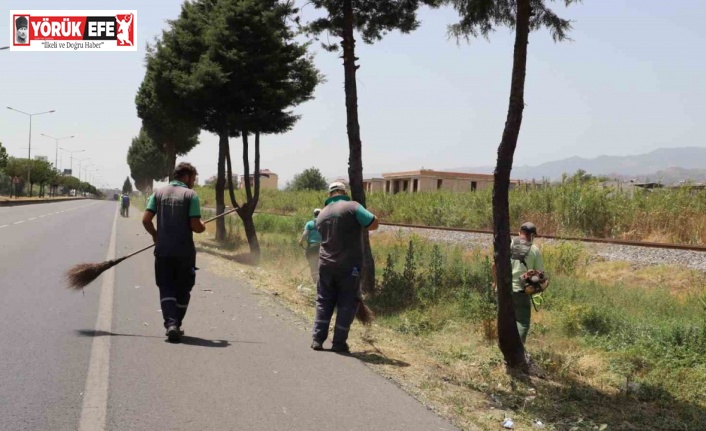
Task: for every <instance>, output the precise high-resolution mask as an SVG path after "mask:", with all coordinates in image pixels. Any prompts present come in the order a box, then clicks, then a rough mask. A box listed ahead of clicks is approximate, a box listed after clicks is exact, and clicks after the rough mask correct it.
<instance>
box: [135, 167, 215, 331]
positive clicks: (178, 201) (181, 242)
mask: <svg viewBox="0 0 706 431" xmlns="http://www.w3.org/2000/svg"><path fill="white" fill-rule="evenodd" d="M197 175H198V173H197V172H196V168H194V167H193V166H192V165H191V164H190V163H185V162H183V163H179V164H178V165H177V166H176V168H175V169H174V181H172V182H170V183H169V185H168V186H166V187H163V188H161V189H158V190H157V191H155V192H154V194H152V196H150V198H149V200H148V201H147V208H146V209H145V213H144V215H143V216H142V224H143V225H144V227H145V229H146V230H147V232H149V233H150V235H152V239H153V240H154V242H155V249H154V256H155V264H154V272H155V279H156V282H157V287H159V299H160V302H161V307H162V316H163V317H164V327H165V328H166V329H167V334H166V335H167V339H168V340H169V341H170V342H179V341H180V340H181V336H182V335H183V334H184V332H183V331H182V330H181V325H182V322H183V320H184V316H185V315H186V309H187V307H188V306H189V299H190V298H191V289H192V288H193V287H194V284H195V283H196V248H195V246H194V238H193V233H194V232H196V233H201V232H203V231H205V230H206V226H205V225H204V223H203V222H202V221H201V206H200V203H199V197H198V195H197V194H196V192H194V191H193V190H192V189H193V187H194V183H195V181H196V176H197ZM155 217H156V218H157V227H158V229H155V227H154V224H153V223H152V219H154V218H155Z"/></svg>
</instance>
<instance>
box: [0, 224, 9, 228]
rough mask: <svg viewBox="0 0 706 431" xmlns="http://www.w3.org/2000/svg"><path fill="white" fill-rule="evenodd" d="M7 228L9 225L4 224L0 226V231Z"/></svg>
mask: <svg viewBox="0 0 706 431" xmlns="http://www.w3.org/2000/svg"><path fill="white" fill-rule="evenodd" d="M8 226H10V225H9V224H4V225H2V226H0V229H2V228H4V227H8Z"/></svg>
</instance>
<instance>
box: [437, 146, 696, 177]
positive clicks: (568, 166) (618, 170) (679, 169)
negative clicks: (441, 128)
mask: <svg viewBox="0 0 706 431" xmlns="http://www.w3.org/2000/svg"><path fill="white" fill-rule="evenodd" d="M494 169H495V168H494V167H491V166H480V167H460V168H450V169H444V170H445V171H451V172H472V173H478V174H489V173H492V172H493V170H494ZM579 169H582V170H584V171H586V172H587V173H589V174H591V175H594V176H607V177H611V178H620V179H636V180H638V181H655V182H657V181H659V182H662V183H663V184H673V183H678V182H679V181H693V182H705V181H706V147H682V148H660V149H657V150H654V151H651V152H649V153H645V154H638V155H631V156H599V157H596V158H592V159H587V158H582V157H570V158H568V159H562V160H555V161H551V162H545V163H542V164H540V165H537V166H515V167H513V168H512V174H511V176H512V178H513V179H518V180H531V179H536V180H541V179H542V178H549V179H550V180H559V179H561V176H562V174H564V173H567V174H573V173H575V172H576V171H578V170H579Z"/></svg>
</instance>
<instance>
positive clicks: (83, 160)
mask: <svg viewBox="0 0 706 431" xmlns="http://www.w3.org/2000/svg"><path fill="white" fill-rule="evenodd" d="M88 160H91V158H90V157H88V158H86V159H80V160H79V159H76V161H77V162H78V180H79V181H81V162H86V161H88Z"/></svg>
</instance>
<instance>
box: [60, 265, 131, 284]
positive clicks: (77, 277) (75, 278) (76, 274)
mask: <svg viewBox="0 0 706 431" xmlns="http://www.w3.org/2000/svg"><path fill="white" fill-rule="evenodd" d="M120 261H122V259H117V260H115V259H113V260H106V261H105V262H101V263H80V264H78V265H74V266H72V267H71V268H69V269H68V271H66V283H67V285H68V288H69V289H71V290H82V289H83V288H84V287H86V286H88V285H89V284H91V283H92V282H93V281H94V280H95V279H96V278H98V277H100V275H101V274H103V273H104V272H105V271H107V270H109V269H110V268H112V267H114V266H115V265H117V264H118V263H120Z"/></svg>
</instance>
